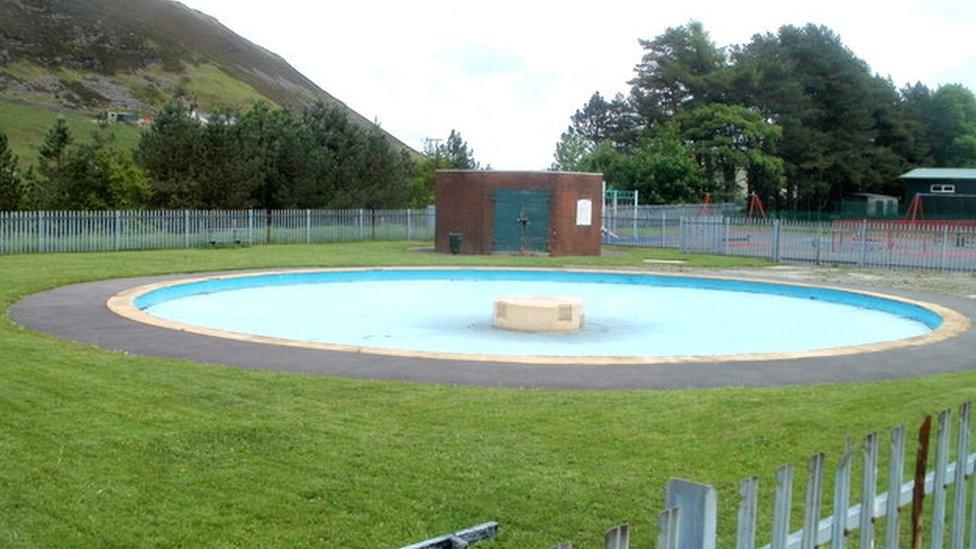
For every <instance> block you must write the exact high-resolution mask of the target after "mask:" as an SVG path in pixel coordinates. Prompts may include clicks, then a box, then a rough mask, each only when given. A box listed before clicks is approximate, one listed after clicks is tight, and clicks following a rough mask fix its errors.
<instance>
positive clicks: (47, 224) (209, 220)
mask: <svg viewBox="0 0 976 549" xmlns="http://www.w3.org/2000/svg"><path fill="white" fill-rule="evenodd" d="M433 238H434V212H433V210H432V209H420V210H363V209H357V210H270V211H268V210H124V211H123V210H119V211H50V212H0V254H10V253H46V252H98V251H113V250H146V249H160V248H198V247H216V246H229V245H247V244H278V243H315V242H338V241H344V240H404V239H405V240H431V239H433Z"/></svg>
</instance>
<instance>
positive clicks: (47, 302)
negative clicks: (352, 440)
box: [11, 266, 976, 389]
mask: <svg viewBox="0 0 976 549" xmlns="http://www.w3.org/2000/svg"><path fill="white" fill-rule="evenodd" d="M682 272H684V273H691V274H696V273H694V271H690V270H685V269H682ZM697 274H704V275H707V274H723V275H741V276H749V277H753V278H766V279H771V280H776V281H789V280H795V281H802V282H821V283H827V284H830V285H834V286H842V287H847V288H850V289H860V290H872V291H881V292H886V293H890V294H893V295H899V296H903V297H907V298H911V299H917V300H922V301H928V302H933V303H938V304H941V305H944V306H946V307H950V308H952V309H955V310H956V311H958V312H960V313H962V314H964V315H966V316H967V317H969V318H970V319H976V278H974V277H972V276H969V275H950V276H949V277H948V278H946V277H942V278H939V277H931V276H928V275H916V274H913V273H891V272H887V273H885V272H878V273H869V272H847V271H842V270H832V269H814V268H802V267H798V268H792V267H782V266H778V267H773V268H768V269H739V270H737V269H730V270H723V271H720V272H719V271H707V272H701V273H697ZM199 276H200V275H199V274H197V275H193V277H199ZM189 277H190V276H189V275H186V276H157V277H142V278H129V279H118V280H107V281H99V282H90V283H84V284H75V285H71V286H65V287H61V288H57V289H54V290H50V291H47V292H42V293H39V294H34V295H31V296H28V297H26V298H24V299H23V300H21V301H20V302H18V303H16V304H14V306H13V308H12V309H11V315H12V316H13V318H14V320H15V321H16V322H18V323H20V324H21V325H23V326H25V327H27V328H30V329H33V330H37V331H40V332H46V333H49V334H53V335H55V336H58V337H61V338H65V339H70V340H74V341H78V342H83V343H89V344H92V345H96V346H99V347H103V348H106V349H113V350H117V351H123V352H127V353H131V354H136V355H145V356H154V357H165V358H175V359H185V360H190V361H194V362H199V363H212V364H224V365H228V366H233V367H238V368H244V369H251V370H274V371H280V372H294V373H304V374H314V375H326V376H342V377H352V378H360V379H388V380H404V381H414V382H423V383H445V384H457V385H476V386H499V387H524V388H543V387H544V388H560V389H635V388H648V389H678V388H707V387H727V386H748V387H759V386H777V385H802V384H813V383H828V382H849V381H859V380H884V379H899V378H909V377H916V376H923V375H929V374H935V373H940V372H958V371H963V370H969V369H974V368H976V330H972V329H971V330H969V331H968V332H966V333H965V334H963V335H961V336H958V337H955V338H952V339H949V340H946V341H943V342H939V343H934V344H931V345H926V346H922V347H910V348H903V349H896V350H891V351H884V352H878V353H867V354H861V355H855V356H842V357H827V358H808V359H793V360H774V361H757V362H709V363H693V364H651V365H528V364H511V363H501V362H467V361H454V360H430V359H413V358H402V357H389V356H375V355H367V354H360V353H343V352H335V351H322V350H315V349H302V348H296V347H284V346H276V345H267V344H261V343H250V342H243V341H234V340H227V339H221V338H214V337H208V336H202V335H197V334H191V333H185V332H179V331H175V330H169V329H164V328H157V327H153V326H149V325H146V324H142V323H138V322H133V321H130V320H127V319H124V318H122V317H119V316H117V315H115V314H114V313H112V312H111V311H109V310H108V308H107V307H106V305H105V303H106V301H107V300H108V298H109V297H111V296H112V295H114V294H116V293H118V292H119V291H122V290H124V289H127V288H131V287H133V286H138V285H143V284H149V283H152V282H159V281H164V280H173V279H179V278H189ZM920 277H921V278H920ZM920 286H921V287H925V288H927V289H928V290H929V291H926V292H921V291H917V290H915V289H914V288H918V287H920ZM841 329H842V327H841Z"/></svg>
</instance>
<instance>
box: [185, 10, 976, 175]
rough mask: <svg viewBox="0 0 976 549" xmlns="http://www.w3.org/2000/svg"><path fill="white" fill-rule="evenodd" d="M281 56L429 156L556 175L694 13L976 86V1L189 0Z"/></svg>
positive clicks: (737, 34)
mask: <svg viewBox="0 0 976 549" xmlns="http://www.w3.org/2000/svg"><path fill="white" fill-rule="evenodd" d="M183 3H184V4H186V5H188V6H190V7H192V8H195V9H198V10H200V11H203V12H205V13H208V14H210V15H212V16H214V17H216V18H217V19H219V20H220V21H221V22H222V23H224V24H225V25H226V26H228V27H229V28H230V29H231V30H233V31H235V32H237V33H238V34H241V35H243V36H244V37H245V38H248V39H249V40H251V41H253V42H256V43H257V44H259V45H261V46H263V47H265V48H267V49H269V50H271V51H273V52H275V53H277V54H279V55H281V56H282V57H284V58H285V59H286V60H287V61H288V62H289V63H291V64H292V65H293V66H294V67H295V68H297V69H298V70H299V71H301V72H302V73H304V74H305V75H306V76H308V77H309V78H311V79H312V80H313V81H315V83H317V84H318V85H319V86H321V87H322V88H323V89H325V90H326V91H328V92H329V93H331V94H332V95H334V96H336V97H338V98H339V99H340V100H342V101H344V102H345V103H346V104H347V105H349V106H350V107H352V108H353V109H355V110H356V111H358V112H359V113H361V114H363V115H364V116H366V117H367V118H370V119H376V120H378V121H379V122H380V124H381V125H382V126H383V127H384V128H385V129H387V130H388V131H390V132H391V133H393V134H394V135H396V136H397V137H399V138H401V139H403V140H404V141H406V142H408V143H409V144H411V145H413V146H414V147H416V148H417V149H421V148H422V146H423V142H424V138H426V137H433V138H444V137H446V136H447V134H448V133H449V132H450V130H451V129H452V128H456V129H458V130H459V131H460V132H461V134H462V136H463V137H464V138H465V139H466V140H467V141H468V143H469V145H470V146H471V147H472V148H473V149H474V152H475V156H476V157H477V159H478V160H479V161H481V162H482V163H483V164H484V163H490V164H491V165H492V167H493V168H497V169H543V168H547V167H548V166H549V164H550V162H551V161H552V153H553V150H554V148H555V144H556V141H557V140H558V139H559V135H560V133H561V132H562V131H563V130H565V129H566V126H567V124H568V123H569V117H570V116H571V115H572V114H573V112H574V111H575V110H576V109H577V108H579V107H580V106H581V105H582V104H583V103H585V102H586V100H587V99H588V98H589V97H590V95H591V94H592V93H593V92H594V91H600V92H602V93H603V94H605V95H607V96H612V95H613V94H614V93H616V92H626V90H627V85H626V82H627V81H628V80H629V79H630V78H631V75H632V70H633V67H634V65H635V64H636V63H637V62H638V61H639V60H640V57H641V49H640V47H639V46H638V44H637V39H638V38H653V37H654V36H656V35H658V34H660V33H661V32H662V31H663V30H664V29H665V28H667V27H669V26H676V25H682V24H684V23H686V22H687V21H689V20H691V19H696V20H699V21H701V22H702V23H704V25H705V28H706V29H707V30H708V31H709V32H710V33H711V36H712V39H713V40H714V41H715V42H716V43H717V44H718V45H720V46H724V45H729V44H738V43H743V42H747V41H748V40H749V38H750V37H751V36H752V35H754V34H756V33H765V32H771V31H775V30H776V29H777V28H778V27H779V26H781V25H783V24H787V23H790V24H796V25H802V24H805V23H808V22H812V23H818V24H824V25H827V26H828V27H830V28H832V29H833V30H834V31H835V32H837V33H838V34H839V35H840V36H841V38H842V39H843V40H844V42H845V43H846V44H847V46H848V47H850V48H851V49H852V50H853V51H854V53H855V54H857V55H858V56H859V57H861V58H862V59H864V60H865V61H867V62H868V64H870V66H871V68H872V70H874V71H875V72H877V73H880V74H882V75H885V76H891V77H892V79H893V80H894V82H895V84H896V85H898V86H899V87H901V86H902V85H903V84H905V83H907V82H915V81H919V80H920V81H922V82H924V83H926V84H928V85H930V86H937V85H938V84H945V83H952V82H958V83H962V84H964V85H966V86H968V87H969V88H970V89H972V90H976V39H974V38H976V1H974V0H934V1H927V2H926V1H908V0H888V1H884V2H867V1H866V2H860V1H858V0H816V1H804V2H793V1H790V0H779V1H741V0H740V1H723V2H701V1H693V0H678V1H671V2H662V1H657V2H654V1H650V0H644V1H640V2H630V1H612V0H603V1H595V0H589V1H586V2H579V1H575V0H570V1H566V0H564V1H558V2H533V1H530V0H521V1H509V0H493V1H477V2H475V1H464V0H453V1H444V2H441V1H425V0H416V1H412V2H403V1H388V2H387V1H370V0H357V1H339V2H310V1H302V0H274V1H267V0H263V1H254V0H248V1H243V0H183Z"/></svg>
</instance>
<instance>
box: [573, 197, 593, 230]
mask: <svg viewBox="0 0 976 549" xmlns="http://www.w3.org/2000/svg"><path fill="white" fill-rule="evenodd" d="M592 223H593V201H592V200H589V199H586V198H582V199H580V200H577V201H576V224H577V225H580V226H583V227H589V226H590V225H591V224H592Z"/></svg>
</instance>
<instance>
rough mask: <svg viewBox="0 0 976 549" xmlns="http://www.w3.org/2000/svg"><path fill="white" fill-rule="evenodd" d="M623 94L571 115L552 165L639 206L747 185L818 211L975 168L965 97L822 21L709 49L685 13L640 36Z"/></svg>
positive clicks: (969, 98) (781, 203)
mask: <svg viewBox="0 0 976 549" xmlns="http://www.w3.org/2000/svg"><path fill="white" fill-rule="evenodd" d="M640 44H641V47H642V48H643V51H644V53H643V56H642V58H641V60H640V62H639V63H638V64H637V65H636V67H635V69H634V77H633V79H632V80H631V81H630V82H629V85H630V91H629V93H628V94H627V95H624V94H617V95H616V96H615V97H614V98H612V99H610V100H608V99H606V98H604V97H603V96H602V95H600V94H599V93H596V94H594V95H593V96H592V97H591V98H590V100H589V101H588V102H587V103H586V104H585V105H584V106H583V107H582V108H580V109H579V110H577V111H576V113H575V114H574V115H573V116H572V118H571V123H570V126H569V128H568V129H567V130H566V132H564V133H563V135H562V137H561V139H560V141H559V143H558V144H557V146H556V152H555V161H554V162H553V165H552V168H553V169H559V170H584V171H600V172H603V173H604V174H605V176H606V180H607V182H608V183H609V184H610V185H612V186H616V187H618V188H624V189H636V190H638V191H640V194H641V196H642V197H643V199H642V201H647V202H651V203H664V202H679V201H700V200H702V199H703V197H704V196H705V194H706V193H712V194H713V196H714V197H715V198H716V199H723V198H730V197H733V196H736V195H739V194H741V191H742V190H745V191H746V192H750V193H751V192H756V193H757V194H758V195H759V196H760V197H761V198H762V199H763V200H764V201H765V202H766V203H767V204H769V205H771V206H772V207H774V208H780V209H807V210H824V209H827V208H829V207H830V206H831V205H832V204H834V203H835V202H837V201H839V200H841V199H842V198H844V197H845V196H847V195H849V194H850V193H857V192H873V193H883V194H892V195H901V189H900V187H899V185H898V182H897V179H896V178H897V176H898V175H900V174H901V173H904V172H905V171H907V170H909V169H911V168H913V167H918V166H930V167H974V168H976V96H974V95H973V93H972V92H971V91H970V90H969V89H967V88H965V87H964V86H962V85H959V84H947V85H943V86H940V87H938V88H937V89H934V90H933V89H930V88H928V87H926V86H925V85H923V84H921V83H916V84H913V85H908V86H905V87H903V88H901V89H898V88H897V87H896V86H895V85H894V83H893V82H892V81H891V80H890V78H884V77H882V76H879V75H876V74H873V73H872V72H871V70H870V68H869V67H868V65H867V64H866V63H865V62H864V61H862V60H861V59H859V58H858V57H856V56H855V54H854V53H853V52H852V51H851V50H850V49H848V48H847V47H846V46H845V45H844V44H843V42H842V41H841V39H840V38H839V37H838V36H837V35H836V34H835V33H833V32H832V31H831V30H830V29H828V28H826V27H823V26H816V25H807V26H804V27H795V26H784V27H782V28H780V29H779V31H777V32H776V33H768V34H761V35H756V36H755V37H753V39H752V40H751V41H750V42H749V43H747V44H741V45H733V46H729V47H725V48H719V47H718V46H716V45H715V43H714V42H713V41H712V40H711V38H710V37H709V35H708V33H707V32H706V31H705V29H704V27H703V26H702V25H701V24H700V23H698V22H691V23H689V24H687V25H683V26H680V27H673V28H669V29H667V30H666V31H665V32H664V33H663V34H661V35H660V36H657V37H656V38H654V39H653V40H641V41H640Z"/></svg>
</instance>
